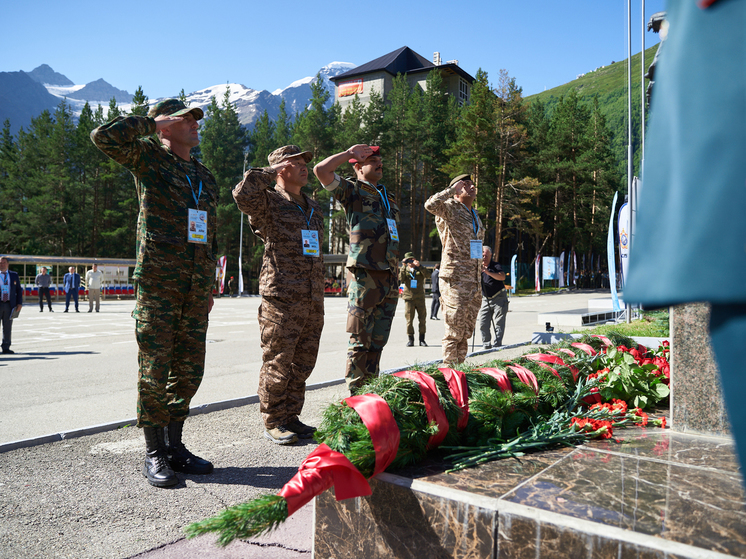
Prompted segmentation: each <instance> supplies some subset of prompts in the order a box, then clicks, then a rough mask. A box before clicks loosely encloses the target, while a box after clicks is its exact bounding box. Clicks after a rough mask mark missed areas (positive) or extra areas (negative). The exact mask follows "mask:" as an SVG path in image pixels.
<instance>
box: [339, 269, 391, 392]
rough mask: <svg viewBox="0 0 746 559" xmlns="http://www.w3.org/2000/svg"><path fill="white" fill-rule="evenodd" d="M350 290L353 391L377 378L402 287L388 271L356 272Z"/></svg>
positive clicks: (349, 350) (350, 384)
mask: <svg viewBox="0 0 746 559" xmlns="http://www.w3.org/2000/svg"><path fill="white" fill-rule="evenodd" d="M348 285H349V288H348V289H347V332H349V333H350V342H349V344H348V346H347V370H346V371H345V380H346V381H347V386H348V387H349V388H350V389H354V388H358V387H360V386H362V385H363V384H364V383H365V381H366V380H367V379H369V378H371V377H377V376H378V373H379V364H380V361H381V352H382V351H383V348H384V346H385V345H386V342H388V339H389V334H390V333H391V323H392V322H393V321H394V313H395V312H396V304H397V303H398V301H399V285H398V281H397V277H396V274H394V273H392V272H390V271H388V270H383V271H377V270H367V269H364V268H352V269H351V270H350V271H349V274H348Z"/></svg>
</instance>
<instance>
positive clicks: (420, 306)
mask: <svg viewBox="0 0 746 559" xmlns="http://www.w3.org/2000/svg"><path fill="white" fill-rule="evenodd" d="M415 312H417V317H418V319H419V330H418V331H419V333H420V334H424V333H425V332H426V331H427V309H426V308H425V299H424V298H423V299H409V300H405V301H404V318H405V319H406V321H407V335H408V336H414V313H415Z"/></svg>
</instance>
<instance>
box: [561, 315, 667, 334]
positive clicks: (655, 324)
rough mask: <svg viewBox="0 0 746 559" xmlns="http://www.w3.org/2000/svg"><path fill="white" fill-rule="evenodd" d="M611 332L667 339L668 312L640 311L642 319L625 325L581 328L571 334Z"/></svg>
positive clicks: (623, 323)
mask: <svg viewBox="0 0 746 559" xmlns="http://www.w3.org/2000/svg"><path fill="white" fill-rule="evenodd" d="M611 332H614V333H617V334H621V335H622V336H627V337H630V338H631V337H633V336H640V337H650V338H667V337H669V335H670V334H669V331H668V311H667V310H661V311H650V312H648V311H642V318H641V319H640V320H635V321H633V322H630V323H629V324H627V323H626V322H622V323H619V324H604V325H602V326H596V327H595V328H583V329H582V330H573V331H572V333H573V334H586V333H593V334H604V335H606V334H609V333H611Z"/></svg>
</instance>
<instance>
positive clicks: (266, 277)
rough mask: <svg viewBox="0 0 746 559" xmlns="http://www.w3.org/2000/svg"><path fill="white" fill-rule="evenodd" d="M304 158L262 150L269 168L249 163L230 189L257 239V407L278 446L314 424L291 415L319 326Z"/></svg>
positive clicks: (315, 210) (312, 207) (316, 242)
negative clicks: (260, 257)
mask: <svg viewBox="0 0 746 559" xmlns="http://www.w3.org/2000/svg"><path fill="white" fill-rule="evenodd" d="M309 161H311V153H310V152H308V151H304V152H301V150H300V148H299V147H297V146H284V147H281V148H279V149H277V150H275V151H273V152H272V153H271V154H269V165H270V166H269V167H265V168H263V169H250V170H249V171H247V173H246V174H245V175H244V178H243V181H241V182H240V183H239V184H238V185H237V186H236V188H235V189H234V190H233V197H234V198H235V200H236V204H238V207H239V209H240V210H241V211H242V212H243V213H245V214H247V215H248V216H249V222H250V223H251V227H252V228H253V230H254V232H255V233H256V234H257V236H259V237H260V238H261V239H262V240H263V241H264V260H263V262H262V271H261V274H260V276H259V293H260V294H261V295H262V304H261V306H260V307H259V328H260V331H261V344H262V352H263V361H264V362H263V364H262V369H261V372H260V374H259V406H260V410H261V413H262V418H263V419H264V425H265V427H266V431H265V436H266V437H267V438H268V439H269V440H271V441H272V442H274V443H277V444H292V443H295V442H296V441H297V440H298V437H301V438H310V437H312V436H313V432H314V431H315V430H316V429H315V428H314V427H310V426H308V425H305V424H303V423H301V422H300V420H299V419H298V416H299V415H300V412H301V410H302V409H303V402H304V399H305V394H306V379H307V378H308V377H309V376H310V374H311V372H312V371H313V367H314V365H315V364H316V356H317V354H318V351H319V339H320V338H321V330H322V329H323V327H324V257H323V255H322V253H321V239H322V238H323V229H324V217H323V210H322V209H321V206H319V204H318V203H317V202H316V201H314V200H312V199H310V198H309V197H308V196H306V195H305V194H304V193H302V192H301V188H302V187H304V186H305V185H306V184H308V169H307V168H306V165H307V164H308V162H309ZM273 180H274V181H276V182H277V186H276V187H275V188H274V190H273V189H271V188H270V185H271V183H272V181H273Z"/></svg>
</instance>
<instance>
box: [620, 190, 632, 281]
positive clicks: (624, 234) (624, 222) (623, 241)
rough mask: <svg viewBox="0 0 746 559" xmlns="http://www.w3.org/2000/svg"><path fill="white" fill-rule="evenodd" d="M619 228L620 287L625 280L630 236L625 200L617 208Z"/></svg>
mask: <svg viewBox="0 0 746 559" xmlns="http://www.w3.org/2000/svg"><path fill="white" fill-rule="evenodd" d="M617 229H618V230H619V260H620V262H621V268H622V269H621V272H622V289H624V284H625V283H626V282H627V268H628V266H629V245H630V241H631V237H630V205H629V204H628V203H627V202H625V203H624V204H622V207H621V208H619V219H618V221H617Z"/></svg>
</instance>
